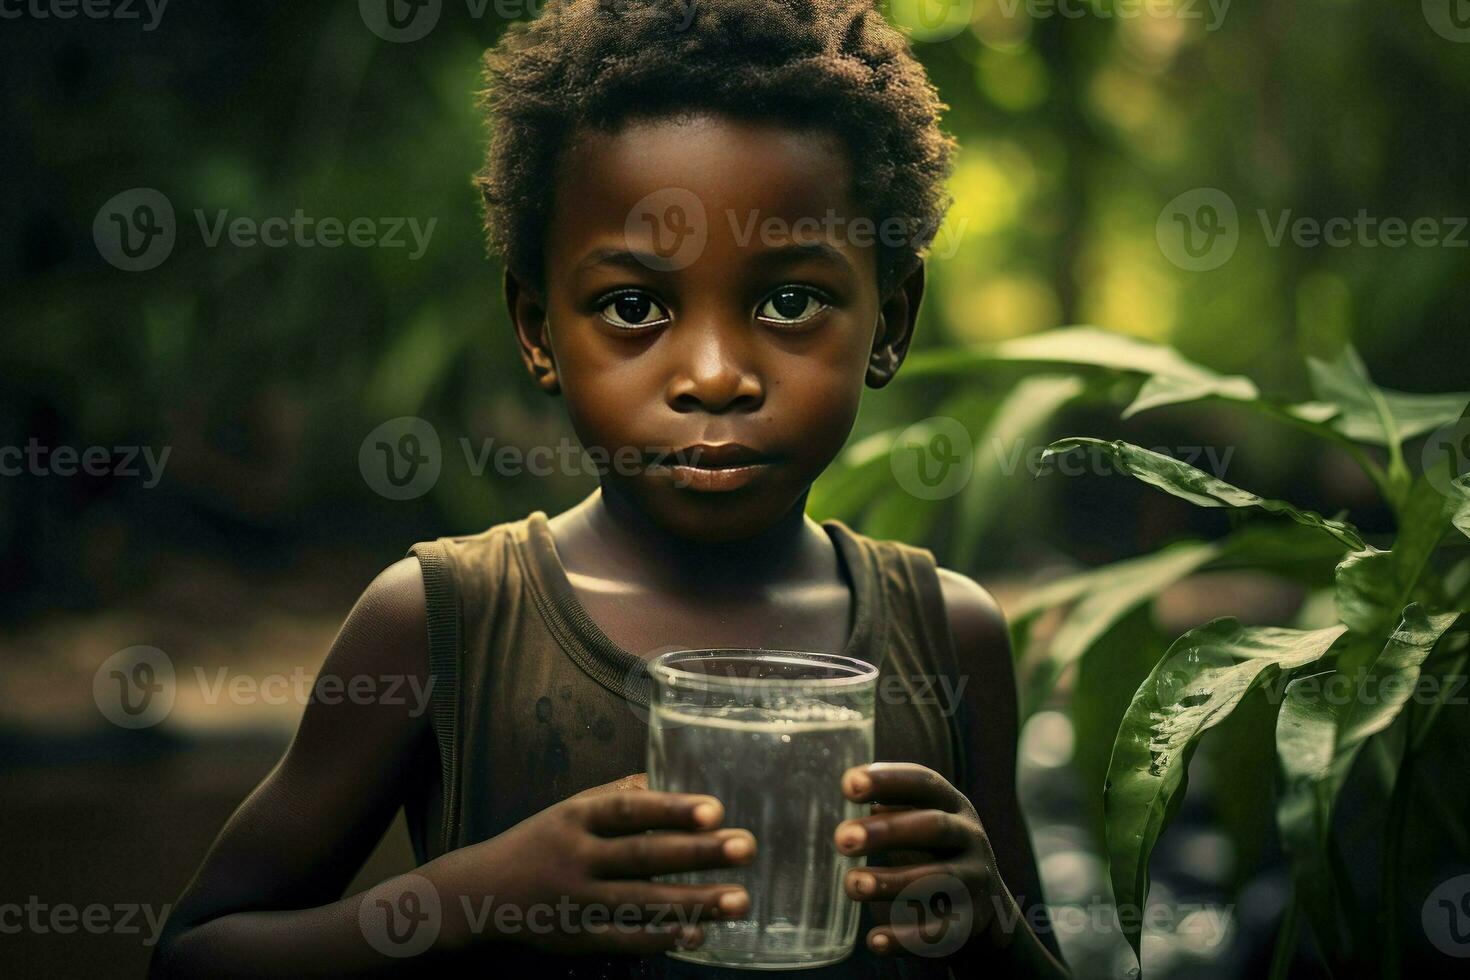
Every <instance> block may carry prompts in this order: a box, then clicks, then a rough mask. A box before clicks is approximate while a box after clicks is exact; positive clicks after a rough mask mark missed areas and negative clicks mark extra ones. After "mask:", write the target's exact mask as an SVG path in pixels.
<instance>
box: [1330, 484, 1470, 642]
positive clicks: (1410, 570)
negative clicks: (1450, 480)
mask: <svg viewBox="0 0 1470 980" xmlns="http://www.w3.org/2000/svg"><path fill="white" fill-rule="evenodd" d="M1450 503H1451V502H1450V500H1449V499H1448V498H1446V497H1445V496H1444V494H1443V493H1442V492H1441V491H1440V489H1439V487H1438V485H1437V482H1436V479H1434V478H1432V476H1429V475H1426V476H1421V477H1420V478H1419V480H1418V481H1417V482H1415V484H1414V486H1413V487H1412V488H1411V489H1410V491H1409V493H1408V496H1407V498H1406V499H1405V501H1404V504H1403V506H1402V507H1401V508H1400V513H1399V531H1398V534H1397V536H1396V537H1395V538H1394V542H1393V550H1392V551H1379V550H1378V549H1377V548H1372V547H1369V548H1364V549H1362V550H1360V551H1356V552H1354V553H1352V554H1350V555H1348V556H1347V557H1346V558H1344V559H1343V560H1342V562H1341V563H1340V564H1339V565H1338V566H1337V572H1336V575H1335V583H1336V584H1335V595H1336V599H1337V609H1338V614H1339V615H1340V616H1341V617H1342V621H1343V622H1344V623H1347V624H1348V626H1349V627H1350V628H1351V629H1352V630H1353V632H1355V633H1364V634H1369V635H1372V634H1375V633H1379V632H1380V631H1382V630H1386V629H1388V627H1389V626H1390V625H1392V623H1393V622H1394V621H1395V620H1397V619H1398V617H1399V615H1400V612H1401V611H1402V610H1403V608H1404V606H1405V605H1407V604H1408V602H1409V599H1410V598H1411V597H1412V596H1413V594H1414V589H1415V586H1416V585H1417V584H1418V582H1419V579H1420V576H1422V575H1423V574H1424V569H1425V567H1426V566H1427V565H1428V563H1429V559H1430V556H1431V555H1433V554H1434V549H1435V547H1436V546H1437V545H1438V544H1439V541H1440V539H1441V538H1442V537H1444V534H1445V531H1446V530H1448V529H1449V526H1450V520H1451V517H1452V514H1451V508H1450Z"/></svg>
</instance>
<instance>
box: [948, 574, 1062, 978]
mask: <svg viewBox="0 0 1470 980" xmlns="http://www.w3.org/2000/svg"><path fill="white" fill-rule="evenodd" d="M939 580H940V584H941V586H942V588H943V591H944V604H945V611H946V612H947V614H948V617H949V624H950V633H951V634H952V636H953V639H954V644H955V652H956V654H957V656H958V659H959V667H960V678H957V679H956V680H957V683H958V681H959V680H961V679H964V683H965V686H964V693H963V695H962V706H963V710H964V712H965V714H966V715H967V716H968V724H967V725H966V726H965V753H966V757H967V762H968V764H967V766H966V767H965V768H966V784H965V785H964V786H961V787H959V788H960V790H961V791H962V792H963V793H964V794H965V795H966V796H967V797H969V799H970V802H971V803H972V804H973V805H974V807H975V811H976V813H977V814H978V815H979V817H980V823H981V825H982V826H983V827H984V828H985V833H986V836H987V837H988V838H989V839H990V843H991V847H992V848H993V849H994V852H995V860H996V865H997V868H998V870H999V872H1000V877H1001V880H1002V881H1003V882H1004V883H1005V886H1006V888H1007V890H1008V891H1009V893H1010V895H1011V896H1013V897H1014V899H1015V902H1016V905H1017V909H1016V910H1013V911H1017V912H1019V913H1020V917H1019V918H1017V919H1015V921H1014V922H1013V923H1012V924H1010V925H1007V923H1006V922H1005V921H1004V920H1003V919H1002V917H1001V916H997V919H996V921H995V922H993V923H992V927H993V928H996V929H998V930H999V931H998V932H997V934H996V940H997V944H998V945H1002V946H1003V947H1004V948H1005V949H1006V950H1007V951H1008V952H1010V953H1011V954H1012V957H1013V959H1014V961H1015V962H1016V965H1017V966H1018V967H1020V968H1021V969H1022V970H1023V972H1024V975H1027V976H1064V975H1065V969H1064V968H1063V967H1062V966H1061V963H1060V952H1059V950H1058V949H1057V946H1056V938H1055V936H1053V935H1052V933H1051V929H1050V928H1049V927H1044V928H1042V929H1041V934H1040V935H1038V934H1037V932H1036V931H1035V930H1033V929H1032V928H1031V927H1030V925H1029V923H1031V922H1037V923H1048V917H1047V913H1046V908H1045V903H1044V898H1043V896H1042V893H1041V876H1040V874H1039V873H1038V871H1037V868H1036V857H1035V854H1034V852H1033V850H1032V847H1031V836H1030V834H1029V833H1028V832H1027V830H1026V821H1025V818H1024V817H1023V816H1022V814H1021V804H1020V800H1019V799H1018V798H1017V795H1016V748H1017V742H1018V739H1019V736H1020V730H1019V718H1018V709H1017V705H1016V675H1015V666H1014V664H1013V663H1012V659H1011V644H1010V634H1009V631H1008V630H1007V629H1006V622H1005V616H1004V614H1003V613H1002V612H1001V611H1000V607H999V606H998V605H996V602H995V600H994V599H993V598H992V597H991V595H990V593H989V592H987V591H985V589H983V588H981V587H980V586H979V585H977V584H976V583H975V582H974V581H972V580H971V579H969V578H967V577H966V576H964V575H961V574H959V573H958V572H952V571H950V570H949V569H940V570H939Z"/></svg>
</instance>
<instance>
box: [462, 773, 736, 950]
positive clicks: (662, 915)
mask: <svg viewBox="0 0 1470 980" xmlns="http://www.w3.org/2000/svg"><path fill="white" fill-rule="evenodd" d="M723 819H724V807H723V806H722V805H721V804H720V801H719V800H717V799H715V798H714V797H712V796H702V795H696V794H686V793H656V792H652V791H650V790H649V789H648V780H647V777H646V776H645V775H643V774H641V773H640V774H638V775H636V776H630V777H627V778H625V779H620V780H618V781H616V782H613V783H607V784H606V785H603V786H598V787H594V788H593V789H590V790H587V791H585V792H582V793H578V794H577V795H576V796H573V797H570V798H568V799H566V800H563V801H562V802H560V803H558V804H556V805H554V806H551V807H548V808H546V809H545V810H542V811H541V812H540V813H538V814H536V815H534V816H532V817H528V818H527V819H525V820H523V821H521V822H520V823H518V824H516V825H515V826H514V827H512V828H510V829H509V830H507V831H506V832H505V833H503V834H500V835H499V836H497V837H493V838H491V839H490V840H487V841H483V842H481V843H479V844H474V845H472V846H470V847H466V848H462V849H460V850H458V851H454V852H452V853H451V854H447V855H445V856H444V857H443V858H440V859H438V861H436V862H434V865H439V864H440V863H441V862H442V863H443V866H442V867H439V868H436V869H435V874H434V879H435V884H436V886H438V887H439V889H440V891H441V893H442V894H443V895H444V896H445V906H446V909H448V908H449V906H450V904H451V901H452V904H453V905H454V906H455V907H458V906H459V905H460V898H463V899H465V904H466V908H467V909H468V910H469V912H470V913H473V914H472V915H467V916H466V918H467V920H472V921H464V922H456V925H457V926H458V927H459V934H458V935H456V936H450V937H449V938H448V939H447V940H446V943H445V945H446V946H447V947H449V948H462V947H464V946H466V945H470V944H472V943H473V942H475V941H476V940H477V939H486V938H488V939H490V940H496V939H508V940H511V941H514V942H521V943H525V944H528V945H531V946H536V947H540V948H542V949H546V950H550V951H554V952H557V953H563V954H568V953H572V954H576V953H602V954H629V955H635V956H648V955H653V954H654V953H659V952H663V951H664V950H667V949H672V948H674V947H675V946H679V947H682V948H688V947H692V946H697V945H698V944H699V943H700V942H702V941H703V938H704V937H703V931H702V930H701V929H700V927H699V925H698V923H699V922H701V921H707V920H710V919H717V918H739V917H741V916H743V915H745V914H746V912H747V911H748V910H749V908H750V896H749V894H748V893H747V892H746V891H745V889H744V888H741V887H739V886H737V885H729V884H726V885H721V884H711V885H676V884H667V883H663V882H652V881H649V880H648V879H649V878H650V877H651V876H653V875H662V874H669V873H672V872H677V871H697V870H703V869H709V868H727V867H738V866H740V865H744V864H748V863H749V862H750V861H751V860H752V859H753V858H754V856H755V838H754V837H753V836H752V835H751V834H750V833H749V832H748V831H745V830H736V829H717V828H719V825H720V822H721V820H723ZM450 896H454V898H453V899H450ZM487 905H488V917H486V916H485V912H486V911H487V909H486V906H487ZM505 906H511V907H513V908H514V909H515V910H516V911H517V914H516V915H515V916H514V919H513V921H514V922H515V923H516V924H515V925H514V926H513V927H508V926H505V925H503V924H501V921H511V918H510V917H509V916H506V917H505V918H504V919H503V920H501V921H498V920H497V910H499V909H502V908H503V907H505ZM477 923H478V926H477Z"/></svg>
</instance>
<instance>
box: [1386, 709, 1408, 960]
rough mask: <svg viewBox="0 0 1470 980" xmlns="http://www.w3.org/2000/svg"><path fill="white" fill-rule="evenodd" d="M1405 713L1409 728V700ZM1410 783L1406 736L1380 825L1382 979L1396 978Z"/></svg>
mask: <svg viewBox="0 0 1470 980" xmlns="http://www.w3.org/2000/svg"><path fill="white" fill-rule="evenodd" d="M1404 713H1405V715H1407V716H1408V717H1407V725H1408V730H1409V731H1410V732H1412V731H1413V730H1414V705H1413V703H1412V702H1411V703H1410V704H1409V705H1408V706H1407V707H1406V708H1405V711H1404ZM1413 785H1414V749H1413V745H1412V744H1411V743H1410V742H1409V740H1408V739H1405V742H1404V754H1403V759H1402V761H1401V762H1400V763H1399V775H1398V779H1396V780H1394V784H1393V796H1392V797H1391V798H1390V799H1389V802H1388V820H1387V823H1386V824H1385V825H1384V828H1383V865H1382V866H1381V867H1380V868H1379V871H1378V874H1379V888H1378V894H1379V896H1380V902H1381V903H1382V904H1381V905H1380V907H1379V910H1378V950H1379V970H1378V975H1379V976H1381V977H1383V978H1384V980H1398V977H1399V959H1400V957H1399V877H1400V875H1401V872H1402V869H1403V859H1404V831H1405V829H1406V828H1407V825H1408V819H1409V804H1410V802H1411V800H1412V797H1413Z"/></svg>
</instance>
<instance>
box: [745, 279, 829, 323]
mask: <svg viewBox="0 0 1470 980" xmlns="http://www.w3.org/2000/svg"><path fill="white" fill-rule="evenodd" d="M826 308H827V304H826V303H824V302H822V300H821V298H820V297H818V296H817V294H816V293H814V292H812V291H811V290H810V289H806V288H804V287H802V286H783V287H781V288H780V289H778V290H776V291H775V292H774V293H772V294H771V295H770V297H769V298H767V300H766V301H765V302H764V303H762V304H761V308H760V310H759V311H758V313H757V316H759V317H760V318H761V319H762V320H768V321H770V322H772V323H777V324H792V323H801V322H802V321H804V320H809V319H811V318H812V317H814V316H816V315H817V314H818V313H820V312H822V310H824V309H826Z"/></svg>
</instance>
